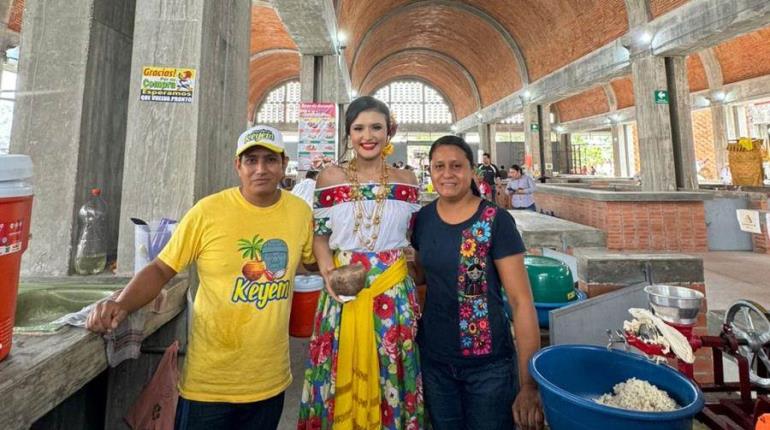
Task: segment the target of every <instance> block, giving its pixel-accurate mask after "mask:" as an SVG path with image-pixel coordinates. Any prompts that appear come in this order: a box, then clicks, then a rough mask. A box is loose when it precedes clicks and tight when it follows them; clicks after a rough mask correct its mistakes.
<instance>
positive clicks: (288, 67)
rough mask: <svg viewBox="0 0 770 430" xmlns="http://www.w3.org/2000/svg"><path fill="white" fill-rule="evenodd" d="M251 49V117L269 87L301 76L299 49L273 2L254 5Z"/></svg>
mask: <svg viewBox="0 0 770 430" xmlns="http://www.w3.org/2000/svg"><path fill="white" fill-rule="evenodd" d="M250 53H251V58H250V60H249V113H248V115H249V116H248V117H249V118H252V117H253V115H254V110H255V109H256V108H257V107H258V106H259V105H261V103H262V100H263V99H264V98H265V97H266V96H267V94H268V93H269V92H270V90H272V89H273V88H275V87H277V86H279V85H281V84H283V83H284V82H287V81H291V80H297V79H299V67H300V65H299V59H300V54H299V50H298V49H297V45H296V44H295V43H294V41H293V40H292V38H291V36H289V33H288V32H287V31H286V27H284V25H283V22H282V21H281V18H280V17H279V16H278V14H277V13H276V11H275V9H273V8H272V7H270V6H257V5H255V6H252V8H251V41H250Z"/></svg>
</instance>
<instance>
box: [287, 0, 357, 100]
mask: <svg viewBox="0 0 770 430" xmlns="http://www.w3.org/2000/svg"><path fill="white" fill-rule="evenodd" d="M273 6H274V7H275V10H276V12H278V15H279V16H280V17H281V20H282V21H283V23H284V25H286V29H287V30H288V32H289V34H290V35H291V37H292V39H294V43H296V44H297V47H298V48H299V52H300V53H301V54H302V55H303V56H308V55H309V56H314V57H323V58H324V63H325V64H324V65H323V70H324V72H323V76H322V82H320V83H319V84H320V85H323V86H324V87H323V92H324V93H325V94H327V95H329V94H333V95H334V97H333V99H329V97H328V96H327V97H323V98H324V99H327V100H328V101H334V102H336V103H349V102H350V91H351V83H350V72H349V71H348V67H347V64H346V63H345V61H344V60H343V59H342V58H341V57H342V55H341V54H340V53H341V52H342V50H343V49H344V48H345V47H344V46H341V45H340V42H339V41H338V40H337V16H336V12H335V10H334V3H333V2H332V1H331V0H274V1H273ZM303 59H304V58H303ZM301 80H302V79H301ZM302 81H303V82H306V80H302Z"/></svg>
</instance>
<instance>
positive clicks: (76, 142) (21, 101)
mask: <svg viewBox="0 0 770 430" xmlns="http://www.w3.org/2000/svg"><path fill="white" fill-rule="evenodd" d="M134 6H135V0H127V1H121V2H107V1H99V0H71V1H67V2H44V1H32V2H28V3H27V4H26V5H25V12H24V32H23V33H22V43H21V54H20V63H19V79H18V90H19V91H20V92H21V93H22V94H25V96H24V97H17V98H16V107H15V112H14V118H13V129H12V133H11V147H10V150H11V152H15V153H22V154H28V155H30V156H31V157H32V160H33V162H34V164H35V176H36V177H35V202H34V207H33V211H32V226H31V227H32V236H33V238H32V240H31V241H30V248H29V250H28V251H27V253H26V254H24V259H23V265H22V274H24V275H33V276H60V275H66V274H68V273H69V272H70V267H71V257H72V255H73V253H74V249H75V247H74V245H75V241H76V240H77V238H78V234H79V232H78V219H77V211H78V210H79V208H80V206H81V205H82V204H83V203H84V202H85V201H86V199H87V198H88V197H89V195H90V194H89V191H90V189H91V188H94V187H99V188H101V189H102V192H103V194H102V195H103V197H104V199H105V200H106V201H107V204H108V207H109V212H108V215H107V216H108V218H107V223H108V226H107V253H108V255H111V256H114V255H115V253H116V248H117V240H118V220H119V216H118V214H119V213H120V207H121V178H122V175H123V153H124V148H125V135H126V112H127V108H128V93H129V76H130V70H131V67H130V66H131V63H130V58H128V56H127V55H126V53H128V52H131V49H132V43H133V41H132V40H133V27H134ZM64 47H66V49H64ZM63 49H64V50H63ZM143 126H146V124H143Z"/></svg>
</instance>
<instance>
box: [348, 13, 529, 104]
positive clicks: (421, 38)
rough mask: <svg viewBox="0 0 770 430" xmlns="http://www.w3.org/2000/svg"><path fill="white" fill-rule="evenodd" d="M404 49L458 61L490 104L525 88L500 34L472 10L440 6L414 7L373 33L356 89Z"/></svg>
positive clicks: (358, 66)
mask: <svg viewBox="0 0 770 430" xmlns="http://www.w3.org/2000/svg"><path fill="white" fill-rule="evenodd" d="M481 46H483V47H484V49H480V48H479V47H481ZM403 49H428V50H433V51H436V52H440V53H442V54H445V55H447V56H449V57H452V58H454V59H456V60H457V61H458V62H459V63H460V64H462V65H463V66H464V67H465V68H466V69H468V71H470V73H471V75H472V76H473V77H474V78H475V79H476V82H478V83H479V94H480V97H481V101H482V104H483V105H485V106H486V105H488V104H490V103H493V102H495V101H497V100H499V99H501V98H502V97H505V96H506V95H508V94H510V93H512V92H514V91H516V90H518V89H519V88H521V80H520V79H519V74H518V70H517V69H516V60H515V58H514V54H513V52H512V51H511V49H510V46H509V45H507V43H506V42H505V40H504V39H503V36H501V35H500V33H499V32H497V30H495V29H494V28H493V27H491V26H490V25H488V24H487V23H486V22H485V21H483V20H482V19H481V18H479V17H478V16H475V15H473V14H471V13H469V12H467V11H464V10H461V9H457V8H451V7H446V6H436V5H433V6H430V7H414V8H410V9H409V10H407V11H405V12H404V13H400V14H397V15H394V16H393V17H391V18H390V19H388V20H386V21H384V22H383V23H382V24H381V25H379V26H377V27H376V29H374V30H373V31H372V32H370V33H369V35H368V37H367V38H366V40H365V41H364V43H363V44H362V45H361V50H360V52H361V53H360V54H359V57H358V58H357V59H356V62H355V64H353V66H352V70H351V78H352V82H353V88H358V87H359V86H360V85H361V83H362V82H361V81H362V80H363V79H364V77H365V76H366V74H367V73H368V71H369V70H370V69H371V68H372V67H374V65H375V64H377V63H378V62H379V61H380V60H382V59H383V58H386V57H387V56H389V55H390V54H392V53H394V52H396V51H399V50H403ZM426 78H428V77H427V76H426Z"/></svg>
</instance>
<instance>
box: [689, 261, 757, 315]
mask: <svg viewBox="0 0 770 430" xmlns="http://www.w3.org/2000/svg"><path fill="white" fill-rule="evenodd" d="M699 256H700V257H701V258H703V266H704V271H705V276H706V298H707V300H708V307H709V309H719V310H724V309H727V307H728V306H730V304H731V303H733V302H734V301H735V300H738V299H749V300H753V301H755V302H757V303H759V304H760V305H762V306H764V307H765V308H768V309H770V255H766V254H765V255H763V254H756V253H752V252H709V253H705V254H699Z"/></svg>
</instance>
